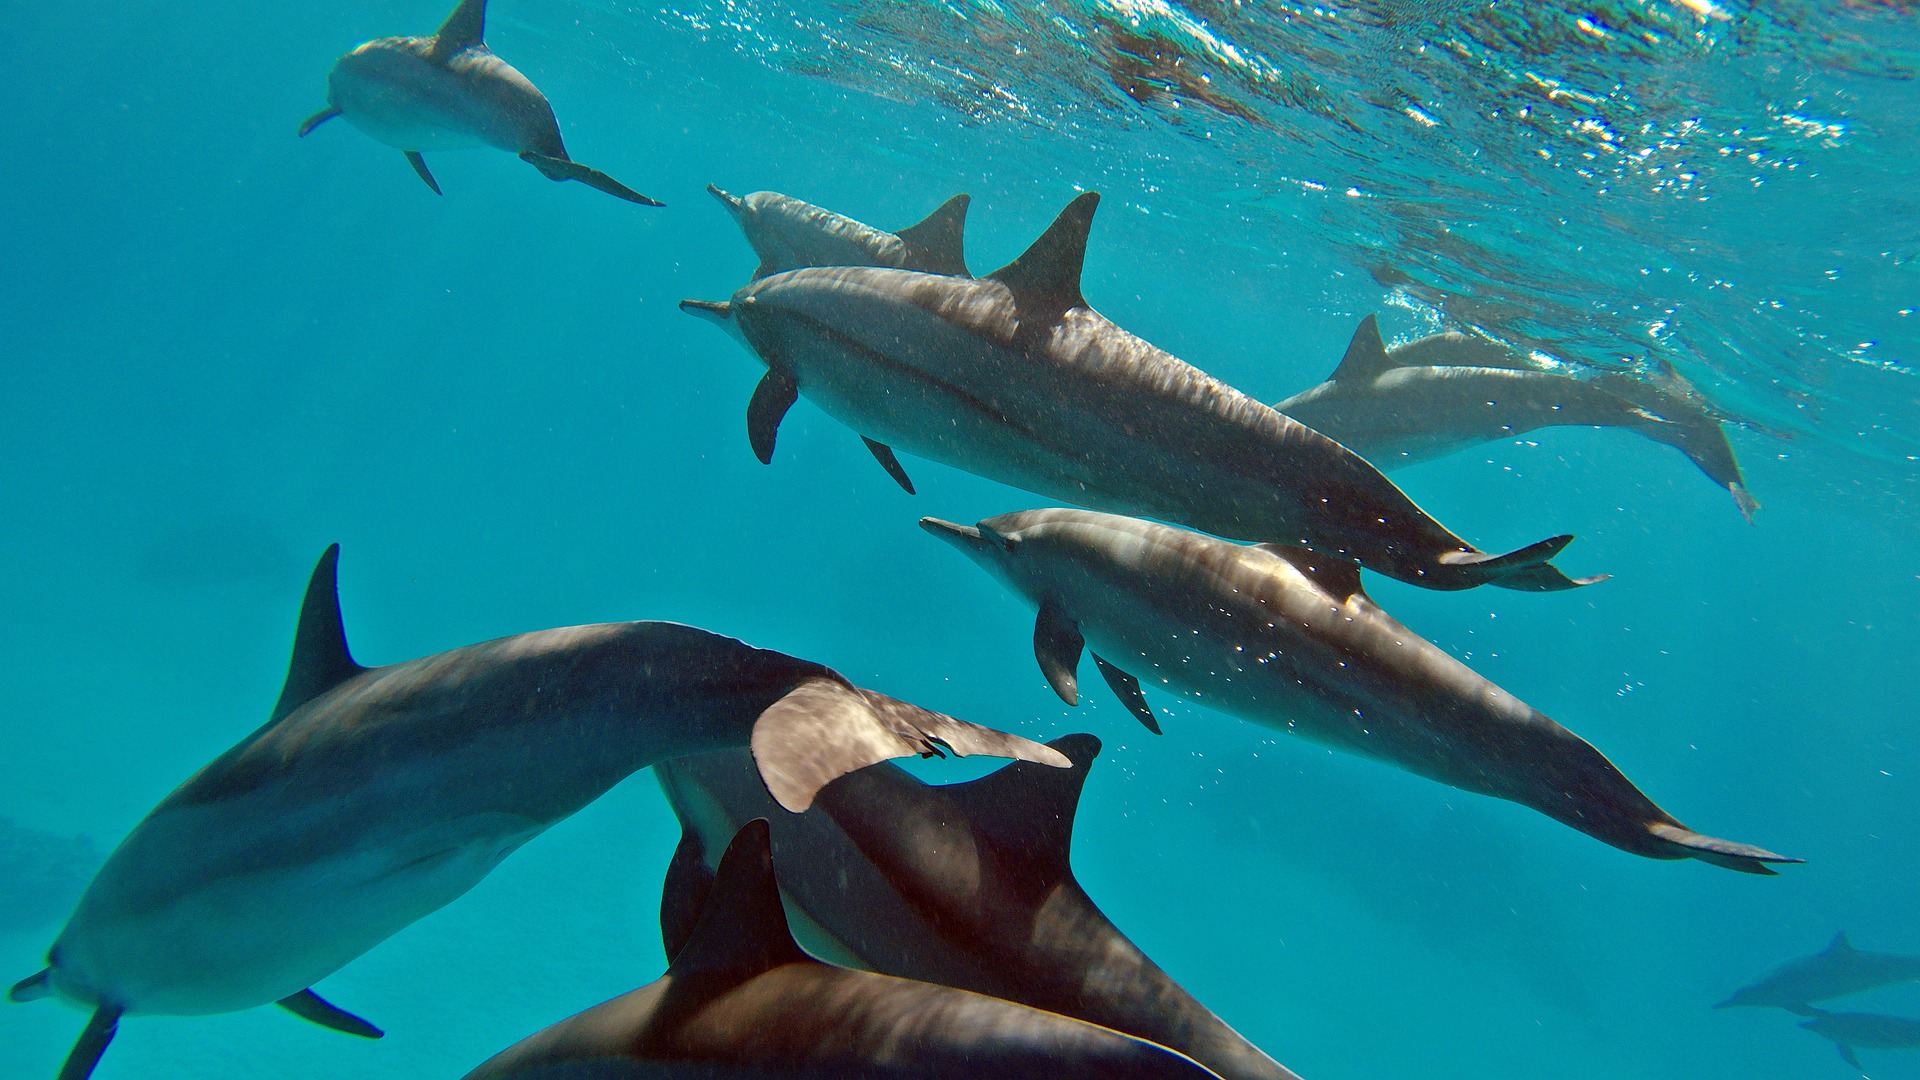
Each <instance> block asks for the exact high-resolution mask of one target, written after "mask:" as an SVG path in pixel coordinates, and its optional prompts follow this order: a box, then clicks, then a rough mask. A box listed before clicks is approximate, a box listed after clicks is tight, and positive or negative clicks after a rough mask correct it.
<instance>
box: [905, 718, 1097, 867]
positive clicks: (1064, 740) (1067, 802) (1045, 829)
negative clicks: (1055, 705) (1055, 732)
mask: <svg viewBox="0 0 1920 1080" xmlns="http://www.w3.org/2000/svg"><path fill="white" fill-rule="evenodd" d="M1047 745H1048V746H1051V747H1053V748H1054V749H1055V750H1058V751H1060V752H1061V753H1062V754H1065V755H1066V756H1067V758H1068V760H1070V761H1072V762H1073V765H1072V767H1071V768H1066V769H1058V768H1054V767H1053V766H1050V765H1037V764H1033V763H1031V762H1024V761H1016V762H1014V763H1013V764H1011V765H1009V766H1007V767H1006V768H1004V769H1000V770H999V771H997V772H992V773H988V774H987V775H985V776H983V777H981V778H980V779H978V780H969V781H967V782H966V783H962V784H947V785H945V786H943V787H941V788H939V791H940V793H941V794H943V795H945V796H947V797H948V798H950V799H952V800H953V801H954V803H955V804H956V805H957V806H959V808H960V809H961V810H962V811H963V813H964V815H965V817H966V819H967V820H968V821H971V822H972V823H973V825H974V828H975V829H976V830H977V831H978V832H979V833H980V835H981V836H982V837H984V838H985V839H986V840H988V841H989V842H991V843H992V844H993V846H994V847H995V848H997V849H998V854H1000V855H1001V856H1003V857H1005V858H1007V859H1008V861H1009V862H1010V863H1012V866H1013V867H1016V868H1019V871H1020V873H1021V875H1022V877H1023V878H1024V879H1025V880H1023V881H1022V882H1021V884H1022V885H1025V886H1028V887H1031V888H1034V889H1036V890H1037V889H1045V888H1051V887H1052V886H1054V885H1057V884H1059V883H1060V882H1061V881H1064V880H1066V879H1067V878H1068V877H1069V876H1071V874H1072V872H1073V871H1072V869H1071V867H1070V866H1069V863H1068V856H1069V855H1070V854H1071V853H1072V849H1073V819H1074V815H1075V813H1076V812H1077V811H1078V810H1079V809H1080V792H1081V789H1082V788H1084V787H1085V786H1086V783H1087V772H1088V770H1090V769H1091V768H1092V767H1093V759H1094V758H1096V757H1098V756H1099V755H1100V740H1099V739H1097V738H1095V737H1094V736H1092V735H1085V734H1081V735H1063V736H1061V737H1060V738H1058V739H1055V740H1053V741H1052V742H1050V743H1048V744H1047Z"/></svg>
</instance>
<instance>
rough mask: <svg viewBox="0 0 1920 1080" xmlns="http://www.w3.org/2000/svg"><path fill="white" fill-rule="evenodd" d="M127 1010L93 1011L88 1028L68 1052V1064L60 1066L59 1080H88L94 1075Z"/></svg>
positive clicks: (104, 1006)
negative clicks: (121, 1016) (123, 1013)
mask: <svg viewBox="0 0 1920 1080" xmlns="http://www.w3.org/2000/svg"><path fill="white" fill-rule="evenodd" d="M124 1011H125V1010H123V1009H119V1008H116V1007H115V1006H112V1005H102V1006H100V1007H99V1008H96V1009H94V1010H93V1015H92V1016H91V1017H89V1018H88V1019H87V1026H86V1028H85V1029H83V1030H82V1031H81V1032H80V1038H79V1039H78V1040H76V1041H75V1042H74V1044H73V1049H72V1050H70V1051H68V1052H67V1060H66V1063H65V1064H63V1065H61V1066H60V1075H59V1077H58V1078H57V1080H87V1078H88V1077H90V1076H92V1075H93V1070H94V1066H96V1065H99V1064H100V1056H101V1055H102V1054H105V1053H106V1052H107V1044H108V1043H111V1042H113V1036H114V1034H115V1033H116V1032H118V1031H119V1030H120V1015H121V1013H122V1012H124Z"/></svg>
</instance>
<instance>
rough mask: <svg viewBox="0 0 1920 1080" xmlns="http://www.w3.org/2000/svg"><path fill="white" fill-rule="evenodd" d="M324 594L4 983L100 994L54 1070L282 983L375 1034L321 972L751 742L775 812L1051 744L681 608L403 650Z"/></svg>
mask: <svg viewBox="0 0 1920 1080" xmlns="http://www.w3.org/2000/svg"><path fill="white" fill-rule="evenodd" d="M338 550H339V549H338V547H337V546H336V547H333V548H329V549H328V550H327V552H326V554H325V555H324V556H322V557H321V559H320V563H319V565H318V567H317V568H316V569H315V570H314V573H313V578H312V580H311V582H310V583H309V584H308V587H307V595H306V601H305V603H304V605H303V607H302V609H301V612H300V622H299V628H298V630H297V632H296V634H295V638H294V648H293V659H292V663H291V664H290V665H289V668H288V672H287V682H286V686H285V688H284V689H283V690H282V692H281V695H280V700H279V703H278V704H277V705H276V706H275V707H274V710H273V715H272V717H271V718H270V719H269V720H268V721H267V723H266V725H265V726H264V727H262V728H260V729H259V730H258V731H256V732H254V733H253V734H252V735H250V736H248V737H247V738H246V739H244V740H243V741H241V742H240V744H239V745H237V746H235V747H234V748H233V749H231V750H229V751H227V752H226V753H225V754H222V755H221V756H220V757H218V758H216V759H215V760H214V761H213V762H212V763H211V764H209V765H207V766H206V767H205V768H203V769H201V770H200V771H199V772H198V773H196V774H195V775H194V776H193V777H192V778H191V779H189V780H188V781H187V782H186V783H185V784H183V785H181V786H180V788H179V789H178V790H176V791H175V792H174V793H173V794H171V795H169V796H167V798H166V799H165V800H163V801H162V802H161V803H160V805H159V806H157V807H155V808H154V810H153V812H152V813H150V814H148V815H147V817H146V819H145V820H143V821H142V822H140V824H139V825H138V826H136V827H135V828H134V830H133V832H132V833H131V834H129V835H128V837H127V838H126V840H125V841H123V842H122V843H121V845H120V847H119V848H118V849H117V850H116V851H115V852H114V853H113V854H112V855H111V856H110V857H109V858H108V860H107V862H106V865H105V866H103V867H102V868H101V870H100V872H99V874H98V875H97V876H96V877H95V878H94V879H93V882H92V884H91V885H89V886H88V888H87V891H86V893H85V894H84V895H83V896H82V897H81V899H80V903H79V906H78V908H77V909H76V910H75V911H74V913H73V916H72V918H71V920H69V921H68V923H67V925H66V928H65V929H64V930H62V931H61V932H60V935H59V937H58V939H57V940H55V942H54V944H53V948H52V949H51V950H49V952H48V967H47V969H46V970H45V971H42V972H41V973H39V974H38V975H35V976H33V977H32V978H29V979H26V980H24V981H22V982H21V983H19V984H17V985H16V986H15V987H14V988H13V991H12V994H11V997H12V998H13V999H14V1000H16V1001H24V1000H30V999H33V998H37V997H42V996H45V995H47V994H48V993H50V992H51V993H55V994H58V995H60V996H61V997H64V998H67V999H69V1000H71V1001H75V1002H78V1003H81V1004H84V1005H89V1006H92V1007H93V1009H94V1012H93V1018H92V1020H91V1021H90V1022H89V1024H88V1025H87V1029H86V1032H85V1033H84V1034H83V1035H82V1036H81V1039H80V1041H79V1043H78V1044H77V1045H76V1046H75V1048H74V1050H73V1052H72V1054H71V1055H70V1056H69V1058H68V1060H67V1063H66V1066H65V1068H63V1069H62V1071H61V1073H60V1078H61V1080H82V1078H84V1077H86V1076H87V1075H89V1074H90V1073H91V1072H92V1070H93V1066H94V1065H95V1063H96V1062H97V1061H98V1060H99V1057H100V1054H101V1053H102V1052H103V1051H104V1050H105V1049H106V1046H107V1043H108V1041H109V1040H111V1038H112V1037H113V1033H114V1030H115V1027H116V1025H117V1024H118V1022H119V1019H120V1017H121V1016H122V1015H123V1014H126V1013H168V1014H175V1015H193V1014H205V1013H220V1012H231V1011H234V1010H238V1009H246V1008H251V1007H253V1006H257V1005H265V1004H268V1003H270V1002H278V1003H279V1004H281V1005H283V1006H285V1007H286V1008H288V1009H290V1010H291V1011H293V1012H294V1013H296V1014H298V1015H300V1016H302V1017H304V1018H306V1019H309V1020H313V1021H316V1022H318V1023H321V1024H325V1025H327V1026H329V1027H333V1028H337V1029H339V1030H341V1031H346V1032H349V1033H352V1034H357V1035H364V1036H378V1035H379V1034H380V1033H379V1031H378V1030H377V1029H376V1028H374V1027H373V1026H372V1025H370V1024H368V1023H367V1022H366V1021H364V1020H361V1019H359V1018H357V1017H354V1016H350V1015H348V1014H346V1013H344V1012H341V1011H340V1010H338V1009H335V1008H334V1007H333V1006H331V1005H329V1004H327V1003H326V1002H324V1001H322V1000H321V999H320V998H319V997H317V996H316V995H315V994H314V993H313V991H312V990H311V989H309V988H310V987H311V986H312V985H313V984H314V983H315V982H318V981H319V980H320V979H322V978H324V977H326V976H327V975H329V974H331V973H332V972H334V971H336V970H338V969H339V968H340V967H342V966H343V965H345V964H346V963H348V962H349V961H351V960H353V959H354V958H355V957H357V956H359V955H360V954H361V953H364V952H366V951H367V950H368V949H370V948H372V947H373V946H374V945H376V944H379V943H380V942H381V941H383V940H385V939H386V938H387V937H388V936H390V935H392V934H393V933H395V932H396V931H398V930H400V929H402V928H403V927H405V926H407V925H408V924H409V923H411V922H413V921H414V920H416V919H419V918H420V917H421V916H424V915H426V914H428V913H430V912H432V911H434V910H436V909H438V908H440V907H441V906H443V905H445V904H447V903H449V902H451V901H452V900H454V899H455V898H456V897H458V896H460V895H461V894H462V893H464V892H466V891H467V890H468V889H470V888H472V887H473V886H474V885H475V884H477V883H478V882H479V881H480V879H481V878H483V877H485V876H486V875H487V874H488V872H490V871H491V870H492V869H493V868H494V866H495V865H497V864H498V863H499V862H500V860H501V859H503V858H505V857H506V856H507V855H509V854H510V853H512V852H513V851H514V850H515V849H516V848H518V847H519V846H520V845H521V844H524V843H526V842H527V841H528V840H530V839H532V838H533V837H535V836H538V835H539V834H540V833H541V832H543V831H545V830H546V829H547V828H548V827H550V826H552V825H553V824H554V823H556V822H558V821H560V820H561V819H562V818H565V817H567V816H568V815H570V814H572V813H573V812H574V811H576V810H579V809H580V808H581V807H583V806H585V805H586V804H587V803H589V802H592V801H593V800H594V799H596V798H598V797H599V796H600V795H601V794H602V793H604V792H605V791H606V790H607V789H609V788H611V787H613V786H614V785H615V784H617V783H619V782H620V781H621V780H622V779H624V778H625V777H627V776H628V775H630V774H631V773H633V772H635V771H637V770H640V769H643V768H646V767H647V766H648V765H651V764H653V763H655V762H657V761H661V760H664V759H666V758H671V757H676V756H679V755H682V754H694V753H702V752H706V751H711V750H717V749H722V748H726V747H745V746H751V748H752V753H753V757H754V760H755V763H756V765H757V766H758V771H759V774H760V776H761V778H762V779H763V780H764V781H765V782H766V783H767V784H768V785H769V787H770V788H771V790H772V791H773V794H774V798H775V800H776V801H778V802H779V803H780V804H781V805H782V806H785V807H788V808H790V809H793V810H800V809H803V808H804V807H806V806H807V805H808V804H809V803H810V802H811V800H812V796H813V793H814V792H815V791H817V790H818V789H819V787H820V786H821V785H822V784H824V783H826V782H827V781H828V780H830V779H832V778H833V777H834V776H835V775H838V774H839V772H841V771H843V770H847V769H857V768H860V767H863V766H865V765H868V764H872V763H874V762H876V761H879V760H882V759H884V758H886V757H889V756H894V755H900V754H914V753H922V754H927V753H939V752H940V749H941V748H946V749H948V750H951V751H953V752H955V753H958V754H971V753H1010V754H1017V755H1021V756H1024V757H1029V758H1033V759H1035V760H1040V761H1047V762H1050V763H1054V764H1057V765H1059V766H1062V767H1064V766H1067V765H1068V764H1070V763H1069V762H1068V760H1067V759H1066V758H1065V757H1063V756H1061V755H1060V754H1059V753H1058V752H1056V751H1053V750H1049V749H1047V748H1046V747H1044V746H1041V745H1039V744H1037V743H1031V742H1028V741H1027V740H1025V739H1021V738H1018V737H1016V736H1012V735H1007V734H1004V733H1001V732H995V731H991V730H989V729H986V728H979V727H975V726H974V725H972V724H967V723H964V722H962V721H959V720H954V719H952V718H950V717H946V716H942V715H940V714H938V713H933V712H928V711H926V710H924V709H920V708H918V707H916V706H913V705H909V704H907V703H906V702H902V701H896V700H894V699H892V698H889V697H885V696H884V695H881V694H876V693H874V692H872V691H870V690H862V689H860V688H858V687H855V686H853V685H851V684H850V683H848V682H847V681H846V680H845V679H844V678H843V677H841V676H840V675H838V674H836V673H835V672H833V671H832V670H830V669H828V668H825V667H822V666H821V665H819V664H814V663H810V662H808V661H805V660H799V659H796V658H794V657H791V656H785V655H783V654H781V653H777V652H771V651H768V650H764V649H756V648H753V647H751V646H748V645H745V644H742V643H741V642H738V641H735V640H733V639H731V638H725V637H721V636H719V635H717V634H711V633H708V632H707V631H704V630H699V629H696V628H694V627H690V626H682V625H678V624H675V623H659V622H632V623H609V624H605V625H599V626H576V627H568V628H565V629H559V630H544V631H540V632H537V633H531V634H520V635H517V636H514V637H508V638H501V639H500V640H498V641H491V642H487V643H484V644H480V645H470V646H467V647H466V648H462V649H455V650H452V651H451V652H445V653H440V654H437V655H434V656H427V657H423V658H421V659H418V660H411V661H408V662H406V663H401V664H393V665H389V666H387V667H377V668H363V667H361V666H360V665H359V664H357V663H355V662H354V660H353V658H352V655H351V654H350V653H349V652H348V650H347V644H346V635H345V633H344V631H343V629H342V626H341V621H340V608H339V600H338V594H337V592H336V589H335V566H336V561H337V558H338Z"/></svg>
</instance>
